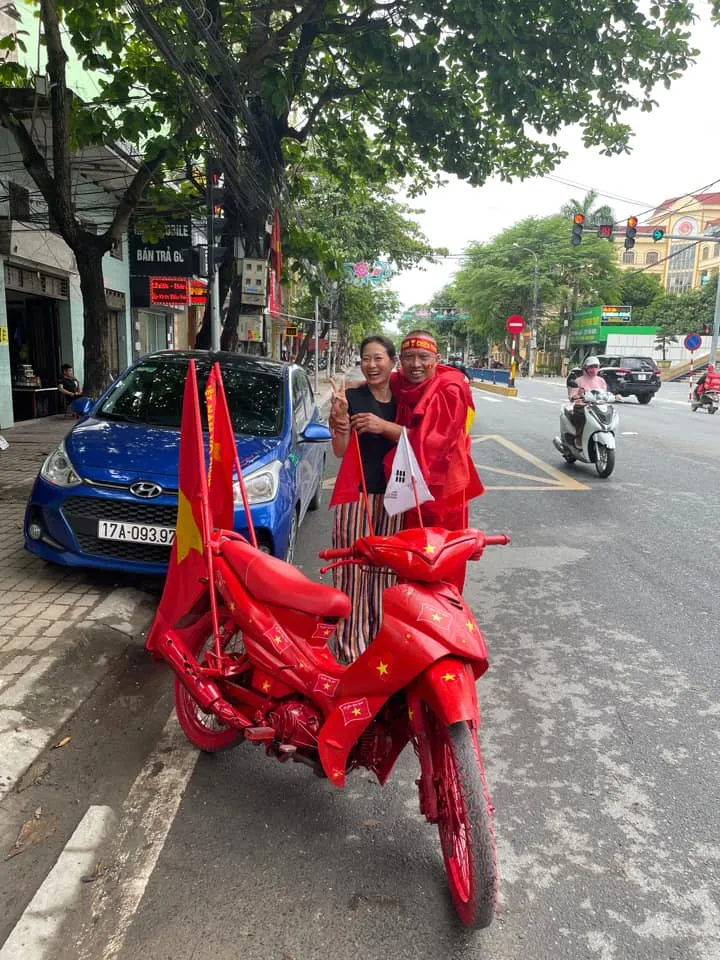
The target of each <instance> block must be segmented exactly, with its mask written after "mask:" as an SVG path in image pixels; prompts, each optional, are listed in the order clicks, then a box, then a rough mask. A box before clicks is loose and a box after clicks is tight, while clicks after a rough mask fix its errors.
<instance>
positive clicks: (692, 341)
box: [683, 333, 702, 353]
mask: <svg viewBox="0 0 720 960" xmlns="http://www.w3.org/2000/svg"><path fill="white" fill-rule="evenodd" d="M701 344H702V337H700V336H698V334H697V333H689V334H688V335H687V336H686V337H685V339H684V340H683V346H684V347H685V349H686V350H689V351H690V353H694V352H695V351H696V350H697V349H698V348H699V347H700V345H701Z"/></svg>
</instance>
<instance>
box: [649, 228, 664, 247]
mask: <svg viewBox="0 0 720 960" xmlns="http://www.w3.org/2000/svg"><path fill="white" fill-rule="evenodd" d="M664 236H665V231H664V230H663V228H662V227H655V229H654V230H653V232H652V238H653V240H654V241H655V242H656V243H657V241H658V240H662V238H663V237H664Z"/></svg>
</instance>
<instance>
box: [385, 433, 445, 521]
mask: <svg viewBox="0 0 720 960" xmlns="http://www.w3.org/2000/svg"><path fill="white" fill-rule="evenodd" d="M413 480H414V481H415V484H414V487H415V489H413ZM416 493H417V500H416V499H415V495H416ZM434 499H435V497H433V495H432V494H431V493H430V491H429V490H428V485H427V483H425V477H424V476H423V475H422V473H421V471H420V466H419V464H418V462H417V460H416V459H415V454H414V453H413V448H412V447H411V446H410V441H409V440H408V435H407V430H406V429H405V428H404V427H403V431H402V433H401V434H400V439H399V440H398V445H397V450H396V451H395V457H394V458H393V462H392V469H391V471H390V479H389V480H388V485H387V489H386V490H385V499H384V503H385V509H386V510H387V512H388V513H389V514H390V516H391V517H394V516H395V515H396V514H398V513H405V512H406V511H407V510H413V509H414V508H415V507H416V506H417V505H418V503H425V502H426V501H427V500H434Z"/></svg>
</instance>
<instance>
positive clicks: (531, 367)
mask: <svg viewBox="0 0 720 960" xmlns="http://www.w3.org/2000/svg"><path fill="white" fill-rule="evenodd" d="M513 246H514V247H517V248H518V250H524V251H525V252H526V253H531V254H532V255H533V257H535V276H534V279H533V311H532V317H531V319H530V344H529V346H528V351H527V356H528V376H529V377H532V376H533V374H534V373H535V343H536V341H535V328H536V327H537V319H538V316H537V312H538V273H539V269H540V258H539V257H538V255H537V254H536V253H535V251H534V250H531V249H530V247H523V246H522V245H521V244H519V243H513Z"/></svg>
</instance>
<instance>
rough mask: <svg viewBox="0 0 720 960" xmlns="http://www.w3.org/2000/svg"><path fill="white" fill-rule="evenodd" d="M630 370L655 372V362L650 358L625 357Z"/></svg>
mask: <svg viewBox="0 0 720 960" xmlns="http://www.w3.org/2000/svg"><path fill="white" fill-rule="evenodd" d="M623 362H624V363H625V364H626V365H627V368H628V370H655V369H656V366H655V361H654V360H651V359H650V357H625V360H624V361H623Z"/></svg>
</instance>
